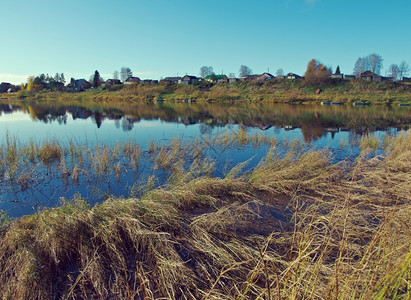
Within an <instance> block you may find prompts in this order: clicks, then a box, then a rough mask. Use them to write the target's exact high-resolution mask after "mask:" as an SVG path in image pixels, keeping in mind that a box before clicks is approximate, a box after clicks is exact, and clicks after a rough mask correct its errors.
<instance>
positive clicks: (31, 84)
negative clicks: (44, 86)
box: [27, 76, 34, 92]
mask: <svg viewBox="0 0 411 300" xmlns="http://www.w3.org/2000/svg"><path fill="white" fill-rule="evenodd" d="M33 87H34V77H33V76H30V77H29V79H28V80H27V91H29V92H30V91H32V90H33Z"/></svg>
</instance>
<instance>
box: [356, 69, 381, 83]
mask: <svg viewBox="0 0 411 300" xmlns="http://www.w3.org/2000/svg"><path fill="white" fill-rule="evenodd" d="M359 78H360V79H361V80H369V81H375V82H381V81H382V77H381V76H380V75H378V74H375V73H373V72H371V71H365V72H363V73H361V74H360V76H359Z"/></svg>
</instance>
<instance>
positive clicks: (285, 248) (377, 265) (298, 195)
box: [0, 134, 411, 299]
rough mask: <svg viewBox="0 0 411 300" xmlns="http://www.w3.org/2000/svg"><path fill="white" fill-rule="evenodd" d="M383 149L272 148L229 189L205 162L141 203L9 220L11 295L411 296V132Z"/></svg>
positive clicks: (2, 248) (7, 294)
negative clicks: (342, 154)
mask: <svg viewBox="0 0 411 300" xmlns="http://www.w3.org/2000/svg"><path fill="white" fill-rule="evenodd" d="M366 145H367V143H363V146H364V147H365V148H366ZM371 145H372V144H371ZM174 147H176V148H174V149H177V147H178V145H175V146H174ZM385 148H386V150H385V153H384V155H383V156H377V157H375V158H372V159H369V158H367V157H368V156H367V152H366V149H364V152H363V154H362V155H360V157H359V158H358V159H357V161H356V162H355V163H354V164H353V165H348V164H344V163H340V164H338V165H331V164H330V163H329V159H328V154H327V153H326V152H323V151H321V152H309V153H306V154H302V153H300V152H298V150H295V151H291V153H290V154H289V155H287V156H286V157H285V158H280V157H279V156H277V155H276V154H275V151H274V150H272V151H270V152H269V153H268V154H267V156H266V158H265V159H264V160H263V161H262V163H261V164H260V165H259V166H258V167H256V168H255V169H254V170H253V171H252V172H248V173H245V174H241V172H239V171H238V170H239V169H241V168H239V169H237V170H235V171H234V172H232V173H230V175H229V176H227V177H226V178H223V179H220V178H212V177H210V176H209V175H207V174H209V172H204V170H206V169H207V168H209V167H210V166H209V164H207V163H202V162H199V161H196V162H195V163H193V166H192V168H191V169H190V170H189V172H188V173H184V174H180V175H182V176H180V177H179V180H174V181H173V184H170V185H169V186H166V187H164V188H161V189H154V190H148V191H146V192H145V193H144V195H143V196H142V197H140V198H138V199H137V198H130V199H114V198H110V199H107V200H106V201H105V202H104V203H102V204H100V205H97V206H95V207H93V208H89V207H88V206H87V204H86V203H85V202H84V201H83V200H82V199H81V198H76V199H74V200H72V201H67V200H65V201H64V203H63V205H62V206H61V207H59V208H55V209H47V210H44V211H42V212H39V213H37V214H35V215H32V216H26V217H23V218H21V219H18V220H14V221H12V222H8V223H7V224H6V225H4V226H3V227H2V228H1V231H0V232H1V233H0V238H1V243H0V265H1V268H0V286H1V290H2V298H3V299H50V298H53V299H54V298H57V299H91V298H95V299H159V298H161V299H348V298H350V299H357V298H361V299H410V296H411V291H410V285H411V279H410V278H411V268H410V267H411V242H410V238H409V237H410V236H411V228H410V226H409V224H411V162H410V158H411V135H410V134H408V135H400V136H399V137H397V138H395V139H390V140H388V141H385ZM129 152H131V150H130V151H129ZM162 152H163V154H161V156H160V158H159V161H158V164H159V166H160V165H164V167H168V166H170V165H172V164H173V162H174V163H178V159H177V160H176V159H175V158H176V157H177V156H176V155H175V152H173V148H172V147H170V148H169V149H168V150H166V149H165V150H160V153H162ZM96 153H97V152H96ZM98 153H100V154H102V153H104V151H102V152H101V151H98ZM171 158H173V159H171Z"/></svg>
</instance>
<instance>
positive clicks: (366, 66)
mask: <svg viewBox="0 0 411 300" xmlns="http://www.w3.org/2000/svg"><path fill="white" fill-rule="evenodd" d="M382 62H383V59H382V57H381V55H378V54H375V53H373V54H370V55H368V56H366V57H359V58H358V59H357V61H356V62H355V65H354V74H355V75H356V76H357V77H359V76H360V75H361V73H364V72H365V71H371V72H373V73H374V74H380V73H381V70H382V66H383V65H382Z"/></svg>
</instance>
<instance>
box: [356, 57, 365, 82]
mask: <svg viewBox="0 0 411 300" xmlns="http://www.w3.org/2000/svg"><path fill="white" fill-rule="evenodd" d="M363 72H365V70H364V61H363V58H361V57H359V58H358V59H357V61H356V62H355V65H354V75H355V77H359V76H360V75H361V73H363Z"/></svg>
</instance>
